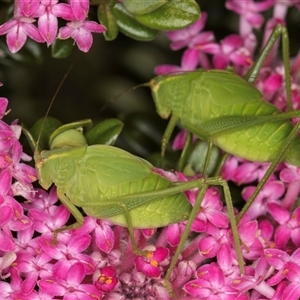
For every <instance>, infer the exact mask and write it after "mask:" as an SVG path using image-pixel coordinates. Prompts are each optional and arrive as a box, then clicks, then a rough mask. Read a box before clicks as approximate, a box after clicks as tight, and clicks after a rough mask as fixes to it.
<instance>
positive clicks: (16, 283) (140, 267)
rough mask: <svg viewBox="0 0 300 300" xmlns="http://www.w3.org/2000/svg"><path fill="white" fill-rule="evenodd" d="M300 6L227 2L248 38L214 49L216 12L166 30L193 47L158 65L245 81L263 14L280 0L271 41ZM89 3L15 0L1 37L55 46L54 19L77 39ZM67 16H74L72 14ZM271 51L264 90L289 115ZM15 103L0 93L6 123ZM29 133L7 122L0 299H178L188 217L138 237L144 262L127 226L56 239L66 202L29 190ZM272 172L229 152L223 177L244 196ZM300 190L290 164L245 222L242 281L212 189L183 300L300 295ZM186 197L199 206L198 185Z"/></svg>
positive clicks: (97, 227) (1, 143)
mask: <svg viewBox="0 0 300 300" xmlns="http://www.w3.org/2000/svg"><path fill="white" fill-rule="evenodd" d="M293 2H294V1H292V0H291V1H285V2H280V3H279V2H276V3H275V5H274V1H272V0H264V1H260V2H254V1H251V0H249V1H239V0H227V1H226V7H227V8H228V9H231V10H234V11H235V12H236V13H238V14H240V34H239V35H230V36H228V37H226V38H224V39H223V40H222V41H221V42H220V43H217V41H216V40H215V38H214V35H213V33H212V32H207V31H203V30H204V27H205V21H206V19H207V17H209V16H207V15H206V14H205V13H203V17H202V19H201V20H199V21H198V22H196V23H195V24H193V25H192V26H190V27H189V28H186V29H183V30H179V31H176V32H170V33H168V36H169V38H170V39H171V47H172V49H173V50H177V49H181V48H184V47H186V48H187V49H186V50H185V51H184V54H183V58H182V65H181V66H180V67H178V66H168V65H164V66H159V67H158V68H157V72H158V73H160V74H161V73H166V72H172V71H174V70H194V69H195V68H197V67H199V66H201V67H204V68H207V69H209V68H225V67H227V66H228V65H229V64H231V65H232V66H233V67H234V68H235V69H236V70H237V72H239V74H241V75H243V74H244V73H245V72H246V70H247V69H248V68H249V66H250V65H251V63H252V62H253V61H254V60H255V59H254V57H253V53H254V51H255V46H256V39H255V37H254V35H253V33H252V31H253V28H260V26H261V25H262V24H263V21H264V20H263V17H262V15H261V12H262V11H264V10H266V9H268V8H270V7H271V6H272V5H274V18H273V19H272V20H269V21H268V23H267V26H266V32H267V34H269V31H270V29H271V28H272V26H273V27H274V24H276V22H284V17H285V14H286V12H287V8H288V6H289V5H292V4H293ZM36 3H38V4H36ZM86 3H87V1H81V2H78V1H77V2H76V1H70V2H69V4H64V3H58V1H51V0H48V1H43V0H41V1H38V2H35V1H29V0H27V1H16V6H17V7H18V9H19V10H18V11H17V12H16V11H15V19H14V20H13V21H9V22H8V23H6V24H4V25H3V26H1V27H0V31H1V30H3V28H4V27H5V26H7V28H8V27H9V28H11V30H10V31H7V32H8V34H7V37H11V41H13V43H12V44H11V45H18V46H19V44H18V43H19V42H20V41H21V38H20V37H21V36H22V37H23V39H24V36H25V40H26V37H27V35H28V36H30V37H32V36H35V37H36V38H37V37H38V36H39V37H41V39H42V40H43V41H46V42H47V43H48V44H51V43H52V42H53V40H51V39H52V38H53V36H54V38H55V36H56V32H57V30H58V29H57V26H56V27H55V26H54V29H55V30H56V31H55V34H54V35H53V32H54V31H53V27H52V25H53V24H55V22H53V23H51V22H50V23H51V26H50V25H49V27H47V26H45V24H50V23H47V22H45V19H46V20H50V19H51V20H54V19H57V17H62V18H64V19H66V20H70V21H71V22H70V23H72V24H73V25H74V27H72V26H73V25H72V26H69V25H67V26H66V27H68V26H69V27H70V28H71V29H70V28H67V29H65V30H62V29H63V28H61V30H60V33H59V34H58V36H62V37H64V36H66V35H67V34H68V32H69V33H70V30H71V31H72V32H73V33H74V31H73V29H74V28H75V27H76V25H75V24H77V25H78V24H81V22H82V23H85V22H86V21H84V18H85V17H86V14H87V10H88V9H87V6H86ZM17 4H18V5H17ZM35 5H36V6H35ZM41 7H42V8H41ZM46 7H47V9H46ZM40 11H42V12H43V14H44V19H41V22H42V26H41V27H43V26H45V27H44V29H42V31H43V30H45V31H44V33H41V29H40V27H39V29H37V28H35V27H34V26H33V25H32V22H33V21H34V19H33V18H35V17H38V18H41V16H43V14H41V15H39V16H37V15H36V13H37V12H40ZM68 14H70V15H72V19H68V17H67V16H68ZM63 15H64V16H65V17H63ZM45 16H46V17H45ZM83 16H85V17H83ZM39 20H40V19H39ZM43 20H44V21H43ZM74 20H76V21H74ZM10 22H11V23H10ZM43 22H44V23H43ZM74 22H75V23H74ZM76 22H77V23H76ZM7 24H10V25H9V26H8V25H7ZM43 24H44V25H43ZM269 25H270V26H269ZM10 26H11V27H10ZM98 26H100V25H98ZM66 27H64V28H66ZM34 28H35V29H34ZM45 28H46V29H45ZM47 28H48V29H47ZM50 28H52V29H50ZM76 28H77V27H76ZM80 28H81V27H80ZM77 29H78V28H77ZM81 29H82V28H81ZM47 30H48V31H47ZM74 30H75V29H74ZM76 32H77V33H78V35H76V34H75V35H74V36H73V38H74V39H75V41H76V42H77V44H78V45H79V42H78V40H76V39H78V38H79V37H80V36H81V35H80V34H79V33H80V32H81V31H80V30H79V31H76ZM89 33H90V32H89ZM47 34H48V35H47ZM70 34H71V33H70ZM18 36H19V38H16V37H18ZM86 36H88V35H86ZM75 37H76V38H75ZM48 38H49V39H48ZM54 38H53V39H54ZM8 40H9V39H8ZM79 40H80V38H79ZM81 41H82V40H81ZM8 44H9V43H8ZM12 48H13V49H16V46H13V47H12ZM86 49H87V48H86ZM16 51H17V50H16ZM87 51H88V50H87ZM272 54H273V55H271V57H270V58H269V59H268V61H267V63H266V64H265V66H264V68H263V69H262V70H261V73H260V78H259V80H258V82H257V85H258V88H259V89H260V90H261V91H262V92H263V93H264V95H265V100H266V101H270V102H271V103H273V104H274V105H276V106H277V107H279V108H280V109H282V110H284V109H285V106H284V105H285V103H286V99H285V94H284V86H283V85H284V80H283V79H284V77H283V71H282V66H281V64H282V63H281V61H280V60H278V58H277V56H276V52H274V53H272ZM274 65H275V66H276V67H274ZM298 65H299V56H297V57H296V58H294V59H293V61H292V63H291V70H292V81H293V82H292V93H293V99H292V100H293V105H294V109H297V108H298V107H299V91H300V86H299V79H298V76H297V69H298ZM6 107H7V99H5V98H0V117H1V118H2V117H3V116H4V115H5V112H6ZM20 134H21V127H20V126H18V125H17V123H16V122H14V123H13V124H12V125H7V124H5V123H4V122H3V121H2V120H0V137H1V138H0V205H1V207H0V208H1V210H0V212H1V213H0V224H1V226H0V276H1V281H0V295H1V299H24V300H27V299H28V300H29V299H30V300H32V299H33V300H35V299H40V300H48V299H49V300H50V299H64V300H73V299H84V300H86V299H87V300H88V299H91V300H92V299H106V300H126V299H145V300H154V299H155V300H168V299H170V294H169V291H167V289H166V288H165V287H164V285H163V278H164V276H165V274H166V271H167V270H168V266H169V263H170V259H171V258H172V256H173V254H174V252H175V251H176V248H177V246H178V244H179V242H180V239H181V234H182V232H183V230H184V228H185V226H186V222H182V223H179V224H172V225H169V226H167V227H165V228H163V229H161V230H156V229H144V230H135V231H134V235H135V240H136V242H137V246H138V247H139V249H144V250H147V251H148V252H147V255H145V256H136V255H135V254H134V253H133V249H132V245H131V243H130V239H129V237H128V231H127V229H126V228H123V227H120V226H115V225H112V224H110V223H108V222H107V221H104V220H96V219H94V218H91V217H85V218H84V219H85V222H84V224H83V226H82V227H81V228H79V229H76V230H72V231H65V232H61V233H59V234H58V243H57V244H53V232H54V230H55V229H58V228H62V227H63V226H65V224H66V223H67V221H68V219H69V216H70V213H69V211H68V210H67V209H66V208H65V207H64V206H63V205H61V204H60V205H58V204H56V202H57V196H56V191H55V188H52V189H51V190H50V191H49V193H48V192H46V191H44V190H41V189H34V188H33V187H32V182H33V181H35V180H36V172H35V170H34V169H33V168H32V167H30V166H28V165H26V164H24V163H22V162H21V160H23V161H28V160H29V157H28V156H27V155H26V154H24V153H23V150H22V147H21V145H20V142H19V140H18V139H19V137H20ZM183 141H184V133H182V134H181V135H180V136H179V137H178V138H177V139H176V140H175V143H174V147H175V148H177V149H178V148H181V147H182V145H183V144H184V143H183ZM267 167H268V164H262V163H255V162H249V161H245V160H243V159H240V158H237V157H233V156H230V157H229V158H228V159H227V161H226V162H225V164H224V166H223V169H222V176H223V178H224V179H226V180H228V181H229V180H230V181H232V182H234V183H235V184H237V185H241V184H243V185H247V187H245V188H244V190H243V192H242V196H243V198H244V199H245V200H246V201H247V199H249V197H250V196H251V194H252V193H253V190H254V188H255V185H256V184H257V182H259V181H260V180H261V178H262V176H263V175H264V173H265V171H266V169H267ZM154 171H155V172H157V173H159V174H162V175H164V176H166V177H167V178H168V179H169V180H171V181H188V180H190V178H186V177H185V176H184V175H183V174H182V173H179V172H176V173H171V172H165V171H163V170H160V169H155V170H154ZM199 176H200V175H197V177H198V178H199ZM299 192H300V169H299V168H297V167H295V166H290V165H287V164H285V163H281V164H280V165H279V166H278V168H277V169H276V172H275V173H274V174H273V175H272V176H271V178H270V179H269V180H268V182H267V184H266V185H265V187H264V188H263V190H262V191H261V193H260V194H259V195H258V197H257V199H256V201H255V203H254V204H253V205H252V206H251V207H250V209H249V210H248V212H247V214H246V215H245V216H244V218H243V219H242V220H241V222H240V223H239V225H238V232H239V236H240V239H241V247H242V249H241V250H242V254H243V258H244V261H245V275H241V274H240V270H239V267H238V263H237V257H236V251H235V247H234V243H233V237H232V233H231V228H230V225H229V219H228V214H227V209H226V206H224V205H223V203H222V195H221V194H220V191H219V190H218V189H217V188H209V189H208V190H207V192H206V194H205V197H204V199H203V201H202V204H201V208H200V210H199V212H198V214H197V216H196V219H195V220H194V222H193V225H192V228H191V231H192V232H191V235H190V238H189V239H188V241H187V243H186V244H187V246H186V248H185V249H184V250H183V251H182V253H181V256H180V258H179V260H178V263H177V265H176V266H175V268H174V270H173V273H172V275H171V278H170V282H171V285H172V290H173V292H174V294H175V295H176V296H177V297H178V299H181V300H187V299H207V300H209V299H225V300H233V299H242V300H244V299H249V300H265V299H273V300H284V299H291V300H297V299H299V297H300V282H299V278H300V267H299V266H300V250H299V246H300V225H299V224H300V209H299V208H298V207H297V205H296V200H297V198H298V196H299ZM185 194H186V196H187V198H188V199H189V201H190V202H191V204H192V205H193V204H194V203H195V199H196V197H197V195H198V190H197V189H193V190H190V191H187V192H185ZM20 196H21V197H20ZM24 199H26V201H24ZM17 200H18V201H17ZM298 217H299V219H298ZM298 272H299V273H298Z"/></svg>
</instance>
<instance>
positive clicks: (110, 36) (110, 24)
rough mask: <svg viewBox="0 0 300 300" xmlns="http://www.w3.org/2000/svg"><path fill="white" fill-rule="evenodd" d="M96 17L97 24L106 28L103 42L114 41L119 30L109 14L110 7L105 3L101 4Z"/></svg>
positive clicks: (110, 13)
mask: <svg viewBox="0 0 300 300" xmlns="http://www.w3.org/2000/svg"><path fill="white" fill-rule="evenodd" d="M97 15H98V20H99V22H100V23H101V24H102V25H104V26H105V27H106V28H107V30H106V31H105V32H104V33H103V34H104V38H105V40H106V41H112V40H114V39H115V38H116V37H117V35H118V33H119V29H118V25H117V23H116V21H115V18H114V16H113V14H112V12H111V7H110V5H108V4H106V2H101V3H100V4H99V6H98V11H97Z"/></svg>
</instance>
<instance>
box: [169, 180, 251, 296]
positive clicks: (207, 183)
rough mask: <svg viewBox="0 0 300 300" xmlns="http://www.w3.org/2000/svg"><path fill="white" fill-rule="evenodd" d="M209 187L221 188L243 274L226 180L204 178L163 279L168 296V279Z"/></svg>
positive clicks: (242, 263) (238, 240)
mask: <svg viewBox="0 0 300 300" xmlns="http://www.w3.org/2000/svg"><path fill="white" fill-rule="evenodd" d="M211 185H213V186H221V187H222V188H223V192H224V198H225V202H226V206H227V209H228V215H229V220H230V225H231V230H232V234H233V239H234V246H235V249H236V253H237V259H238V264H239V268H240V272H241V274H245V268H244V261H243V256H242V251H241V243H240V238H239V234H238V230H237V224H236V220H235V216H234V209H233V204H232V198H231V194H230V190H229V186H228V183H227V181H226V180H224V179H222V178H221V177H210V178H206V179H204V178H201V179H199V186H198V187H199V188H200V191H199V194H198V196H197V199H196V202H195V205H194V207H193V210H192V212H191V214H190V217H189V219H188V222H187V224H186V227H185V229H184V232H183V234H182V236H181V239H180V243H179V245H178V247H177V249H176V252H175V254H174V256H173V257H172V261H171V264H170V266H169V268H168V271H167V273H166V276H165V278H164V286H165V287H166V288H167V290H168V291H169V292H170V294H172V285H171V283H170V277H171V274H172V271H173V269H174V267H175V265H176V263H177V260H178V257H179V255H180V253H181V252H182V249H183V246H184V243H185V241H186V239H187V237H188V234H189V232H190V229H191V226H192V224H193V221H194V219H195V218H196V215H197V213H198V212H199V208H200V206H201V203H202V200H203V198H204V195H205V193H206V191H207V189H208V187H209V186H211Z"/></svg>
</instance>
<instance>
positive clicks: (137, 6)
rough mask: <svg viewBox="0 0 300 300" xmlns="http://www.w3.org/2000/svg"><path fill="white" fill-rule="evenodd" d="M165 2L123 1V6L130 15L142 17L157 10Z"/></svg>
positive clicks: (164, 0) (158, 0) (149, 0)
mask: <svg viewBox="0 0 300 300" xmlns="http://www.w3.org/2000/svg"><path fill="white" fill-rule="evenodd" d="M166 2H167V0H147V1H137V0H124V2H123V4H124V6H125V8H126V10H127V11H128V12H129V13H130V14H132V15H142V14H147V13H151V12H152V11H154V10H156V9H158V8H159V7H161V6H162V5H164V4H165V3H166Z"/></svg>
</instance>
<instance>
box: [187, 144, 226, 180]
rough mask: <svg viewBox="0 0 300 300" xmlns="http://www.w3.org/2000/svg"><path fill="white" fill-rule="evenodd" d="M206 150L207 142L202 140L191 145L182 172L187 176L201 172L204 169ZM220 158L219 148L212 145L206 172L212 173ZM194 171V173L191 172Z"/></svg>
mask: <svg viewBox="0 0 300 300" xmlns="http://www.w3.org/2000/svg"><path fill="white" fill-rule="evenodd" d="M207 150H208V144H207V142H204V141H197V142H196V143H195V144H193V145H192V147H191V149H190V153H189V157H188V159H187V163H186V166H185V169H184V174H186V175H187V176H193V175H194V174H198V173H200V172H201V173H202V172H203V169H204V164H205V159H206V155H205V154H206V153H207ZM219 160H220V149H219V148H218V147H216V146H213V148H212V153H211V158H210V161H209V166H208V170H207V171H208V174H213V172H214V171H215V169H216V168H217V166H218V163H219ZM191 171H193V172H194V174H192V173H191Z"/></svg>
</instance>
